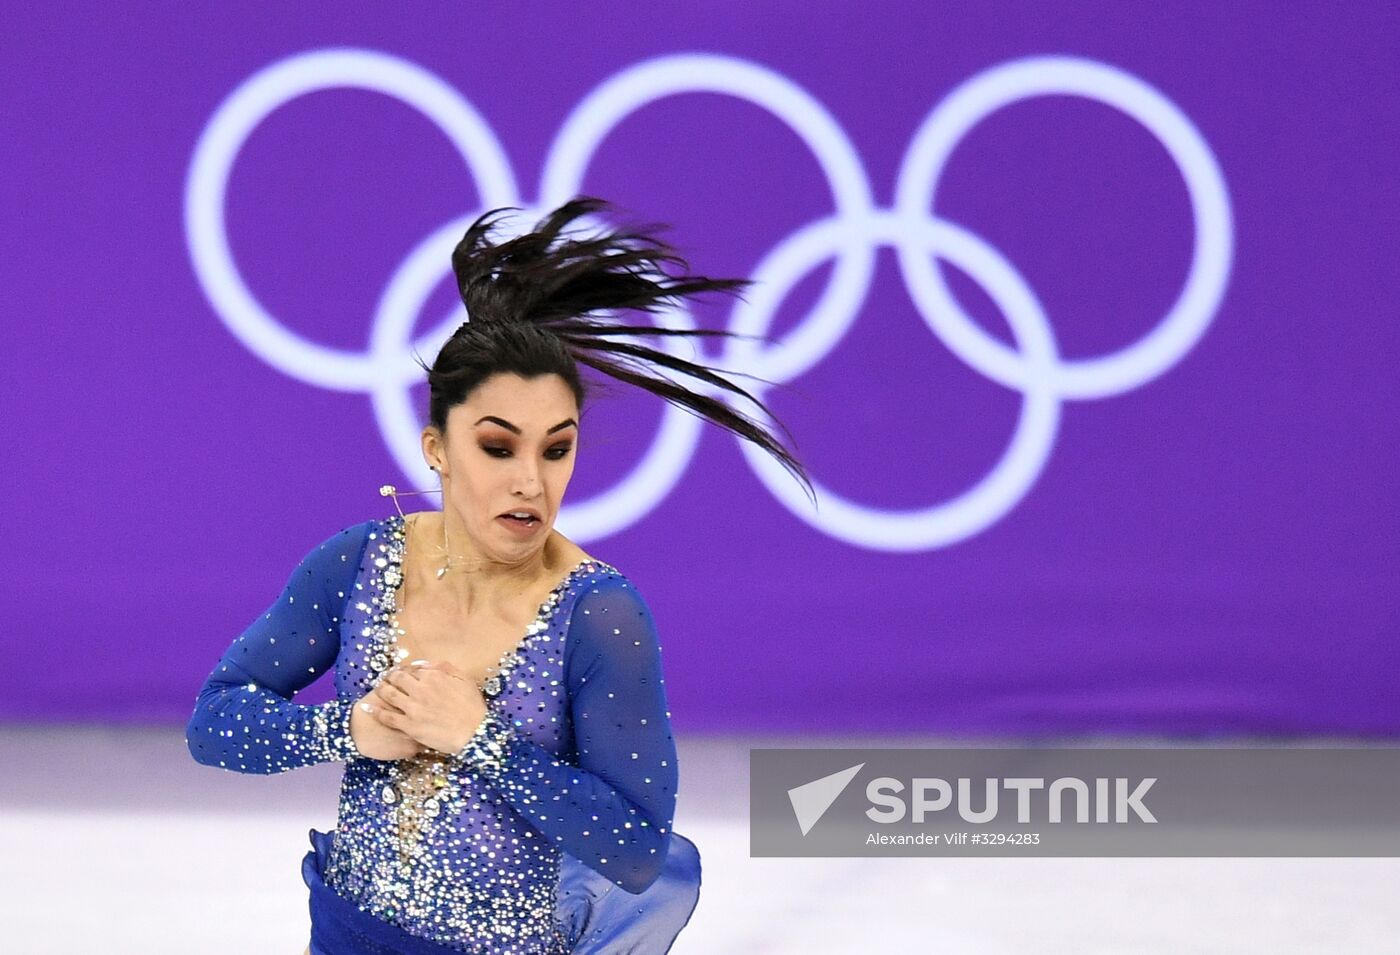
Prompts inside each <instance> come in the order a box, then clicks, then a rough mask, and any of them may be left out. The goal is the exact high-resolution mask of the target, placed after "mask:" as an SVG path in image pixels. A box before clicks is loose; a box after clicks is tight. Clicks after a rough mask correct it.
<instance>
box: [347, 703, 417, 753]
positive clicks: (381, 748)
mask: <svg viewBox="0 0 1400 955" xmlns="http://www.w3.org/2000/svg"><path fill="white" fill-rule="evenodd" d="M366 703H368V704H369V705H370V707H372V711H366V710H365V704H366ZM387 707H388V704H387V703H385V702H384V701H383V700H381V699H380V698H379V688H378V687H375V688H374V689H373V690H371V691H369V692H368V693H366V694H365V695H364V696H363V697H361V698H360V699H359V700H358V701H357V702H356V703H355V709H354V710H353V711H352V712H351V713H350V736H351V738H352V739H354V741H355V748H356V749H357V750H359V751H360V755H361V756H365V757H368V758H369V759H380V760H394V759H408V758H409V757H410V756H417V755H418V754H419V753H421V752H422V751H423V748H424V747H423V744H422V743H420V742H418V741H417V740H416V739H414V738H413V737H412V736H409V735H408V734H407V733H402V732H400V731H398V730H396V729H393V728H392V727H389V726H385V725H384V724H383V723H381V722H379V717H378V715H377V714H378V713H380V712H382V711H383V709H384V708H387Z"/></svg>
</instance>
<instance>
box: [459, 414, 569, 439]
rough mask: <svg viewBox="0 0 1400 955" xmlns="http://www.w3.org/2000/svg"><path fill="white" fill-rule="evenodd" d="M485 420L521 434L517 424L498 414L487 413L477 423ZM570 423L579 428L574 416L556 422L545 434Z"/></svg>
mask: <svg viewBox="0 0 1400 955" xmlns="http://www.w3.org/2000/svg"><path fill="white" fill-rule="evenodd" d="M483 421H490V422H491V423H492V424H498V425H500V426H501V427H502V428H505V429H506V430H507V431H510V432H513V433H514V434H519V433H520V429H519V428H517V427H516V426H515V425H513V424H511V423H510V422H509V421H507V420H506V419H505V418H498V417H496V416H495V415H493V414H489V415H485V416H484V417H482V418H481V419H479V420H478V421H477V422H476V423H477V424H481V422H483ZM570 425H572V426H573V427H575V428H577V427H578V422H577V421H575V420H574V419H573V418H565V419H564V420H563V421H561V422H559V423H558V424H556V425H555V426H554V427H552V428H550V429H549V430H548V431H546V432H545V434H553V433H554V432H556V431H563V430H564V429H565V428H567V427H569V426H570ZM475 426H476V425H473V427H475Z"/></svg>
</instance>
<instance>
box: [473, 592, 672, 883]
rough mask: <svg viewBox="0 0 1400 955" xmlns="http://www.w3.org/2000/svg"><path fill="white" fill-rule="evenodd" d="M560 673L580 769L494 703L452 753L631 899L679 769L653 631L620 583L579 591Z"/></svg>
mask: <svg viewBox="0 0 1400 955" xmlns="http://www.w3.org/2000/svg"><path fill="white" fill-rule="evenodd" d="M564 672H565V682H566V684H567V686H568V690H569V696H570V712H571V715H572V719H573V725H574V732H575V737H576V740H577V749H578V765H573V764H571V763H566V762H564V761H562V760H560V759H558V758H557V757H556V756H554V754H553V753H551V752H550V751H549V750H547V749H544V748H543V747H541V746H539V745H538V744H536V743H533V742H531V741H529V740H527V739H524V738H523V737H521V736H519V735H517V734H516V731H515V726H514V725H513V724H512V722H511V721H510V720H509V719H508V718H506V717H505V716H503V715H502V714H500V713H498V712H497V711H496V709H495V708H488V710H487V715H486V718H485V719H484V720H483V721H482V724H481V726H480V727H479V728H478V730H477V732H476V735H475V736H474V737H473V738H472V740H471V741H470V742H469V743H468V744H467V746H466V747H465V748H464V749H463V751H462V753H460V754H458V757H457V759H458V760H459V762H460V763H462V764H470V765H471V766H472V767H474V768H475V770H476V771H477V773H478V775H479V776H480V778H482V779H483V780H484V781H485V782H486V784H487V785H488V786H489V787H491V788H492V789H494V791H495V792H497V793H498V794H499V795H501V796H502V797H503V798H504V799H505V800H506V801H507V802H508V803H509V804H510V805H511V806H512V807H513V808H514V809H516V810H517V811H518V812H520V813H521V815H523V816H524V817H525V818H526V819H527V820H529V822H530V823H531V824H532V825H533V826H534V827H535V828H536V829H538V830H539V831H540V832H541V833H543V834H544V835H545V836H547V837H549V838H552V839H553V840H554V841H555V843H556V844H557V845H558V846H559V847H560V848H561V849H563V850H564V851H565V852H567V853H569V854H570V855H572V856H574V857H575V858H576V859H578V860H579V861H580V862H583V863H584V864H585V865H587V866H588V867H589V868H591V869H593V870H595V871H597V872H599V873H601V874H602V875H603V876H605V877H606V878H607V879H609V880H610V881H611V882H613V883H615V884H617V885H618V886H620V887H621V888H623V889H624V890H626V891H627V892H630V893H632V894H639V893H641V892H643V891H645V890H646V889H647V887H648V886H650V885H651V884H652V883H653V882H654V881H655V880H656V879H657V877H658V876H659V875H660V873H661V868H662V864H663V862H664V861H665V859H666V853H667V848H668V844H669V840H670V838H671V823H672V820H673V818H674V815H675V808H676V786H677V782H678V774H677V766H676V746H675V740H674V739H673V737H672V735H671V723H670V713H669V711H668V710H667V705H666V693H665V687H664V686H663V681H662V674H661V647H660V643H659V641H658V638H657V633H656V626H655V624H654V622H653V620H652V616H651V612H650V609H649V608H648V607H647V605H646V602H645V601H644V600H643V599H642V597H641V595H640V594H639V593H637V591H636V590H635V589H634V588H633V587H632V585H631V584H630V583H629V582H628V581H627V580H626V579H625V578H623V577H609V578H605V579H603V580H600V581H599V582H598V583H597V584H595V585H594V586H593V587H590V588H589V589H588V590H587V591H585V592H584V593H583V594H581V595H580V596H579V598H578V600H577V602H576V603H575V605H574V609H573V613H572V616H571V618H570V621H569V629H568V638H567V642H566V649H565V664H564Z"/></svg>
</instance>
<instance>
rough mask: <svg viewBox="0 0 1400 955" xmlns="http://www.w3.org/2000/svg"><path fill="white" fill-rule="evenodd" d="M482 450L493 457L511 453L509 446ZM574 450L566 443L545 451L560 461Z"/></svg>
mask: <svg viewBox="0 0 1400 955" xmlns="http://www.w3.org/2000/svg"><path fill="white" fill-rule="evenodd" d="M481 450H483V451H485V452H486V453H487V454H489V455H491V457H493V458H504V457H508V456H509V455H510V449H509V448H496V447H485V446H483V447H482V449H481ZM572 450H573V447H572V446H570V445H564V446H563V447H559V448H550V449H549V450H548V451H546V452H545V456H546V457H548V458H549V459H550V460H551V461H558V460H559V459H560V458H562V457H564V455H566V454H568V453H569V452H570V451H572Z"/></svg>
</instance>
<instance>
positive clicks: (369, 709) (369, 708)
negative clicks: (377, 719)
mask: <svg viewBox="0 0 1400 955" xmlns="http://www.w3.org/2000/svg"><path fill="white" fill-rule="evenodd" d="M360 709H362V710H364V711H365V712H366V713H373V712H374V707H373V706H370V705H369V704H368V703H361V704H360Z"/></svg>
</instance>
